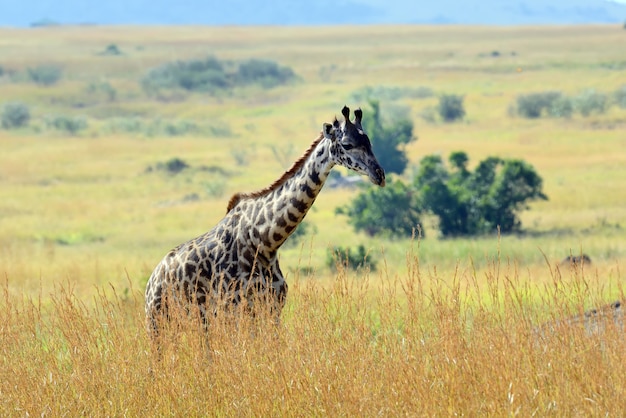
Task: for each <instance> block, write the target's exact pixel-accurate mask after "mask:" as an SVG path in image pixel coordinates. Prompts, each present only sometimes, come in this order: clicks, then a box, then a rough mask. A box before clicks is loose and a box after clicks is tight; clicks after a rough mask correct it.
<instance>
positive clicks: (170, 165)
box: [147, 157, 189, 174]
mask: <svg viewBox="0 0 626 418" xmlns="http://www.w3.org/2000/svg"><path fill="white" fill-rule="evenodd" d="M187 168H189V164H187V163H186V162H185V161H184V160H182V159H180V158H178V157H174V158H171V159H169V160H167V161H166V162H164V163H157V165H156V169H157V170H162V171H165V172H167V173H168V174H178V173H180V172H181V171H183V170H185V169H187ZM147 171H152V167H148V169H147Z"/></svg>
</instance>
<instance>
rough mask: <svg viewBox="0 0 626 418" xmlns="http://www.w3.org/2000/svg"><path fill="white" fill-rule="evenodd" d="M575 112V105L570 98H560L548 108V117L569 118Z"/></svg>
mask: <svg viewBox="0 0 626 418" xmlns="http://www.w3.org/2000/svg"><path fill="white" fill-rule="evenodd" d="M573 112H574V105H573V104H572V100H571V99H570V98H569V97H565V96H560V97H558V98H557V99H556V100H554V101H553V102H552V104H551V105H550V107H549V108H548V115H549V116H551V117H553V118H569V117H571V116H572V113H573Z"/></svg>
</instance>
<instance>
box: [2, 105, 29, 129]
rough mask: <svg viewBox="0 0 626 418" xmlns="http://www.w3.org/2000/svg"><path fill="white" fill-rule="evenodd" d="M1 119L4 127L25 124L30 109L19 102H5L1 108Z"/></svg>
mask: <svg viewBox="0 0 626 418" xmlns="http://www.w3.org/2000/svg"><path fill="white" fill-rule="evenodd" d="M1 121H2V127H3V128H4V129H15V128H20V127H22V126H26V125H28V122H29V121H30V109H29V108H28V106H27V105H25V104H24V103H21V102H12V103H7V104H5V105H4V108H3V109H2V116H1Z"/></svg>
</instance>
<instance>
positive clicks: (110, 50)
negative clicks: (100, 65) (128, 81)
mask: <svg viewBox="0 0 626 418" xmlns="http://www.w3.org/2000/svg"><path fill="white" fill-rule="evenodd" d="M98 55H105V56H106V55H111V56H116V55H122V51H120V49H119V48H118V46H117V45H115V44H109V45H107V46H106V48H104V50H103V51H102V52H100V53H98Z"/></svg>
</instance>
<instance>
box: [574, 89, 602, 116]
mask: <svg viewBox="0 0 626 418" xmlns="http://www.w3.org/2000/svg"><path fill="white" fill-rule="evenodd" d="M574 107H575V109H576V110H577V111H579V112H580V114H581V115H583V116H589V115H591V114H592V113H596V114H600V113H604V112H605V111H606V107H607V96H606V94H604V93H599V92H597V91H595V90H594V89H588V90H585V91H583V92H581V93H580V94H579V95H578V96H576V97H575V98H574Z"/></svg>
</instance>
